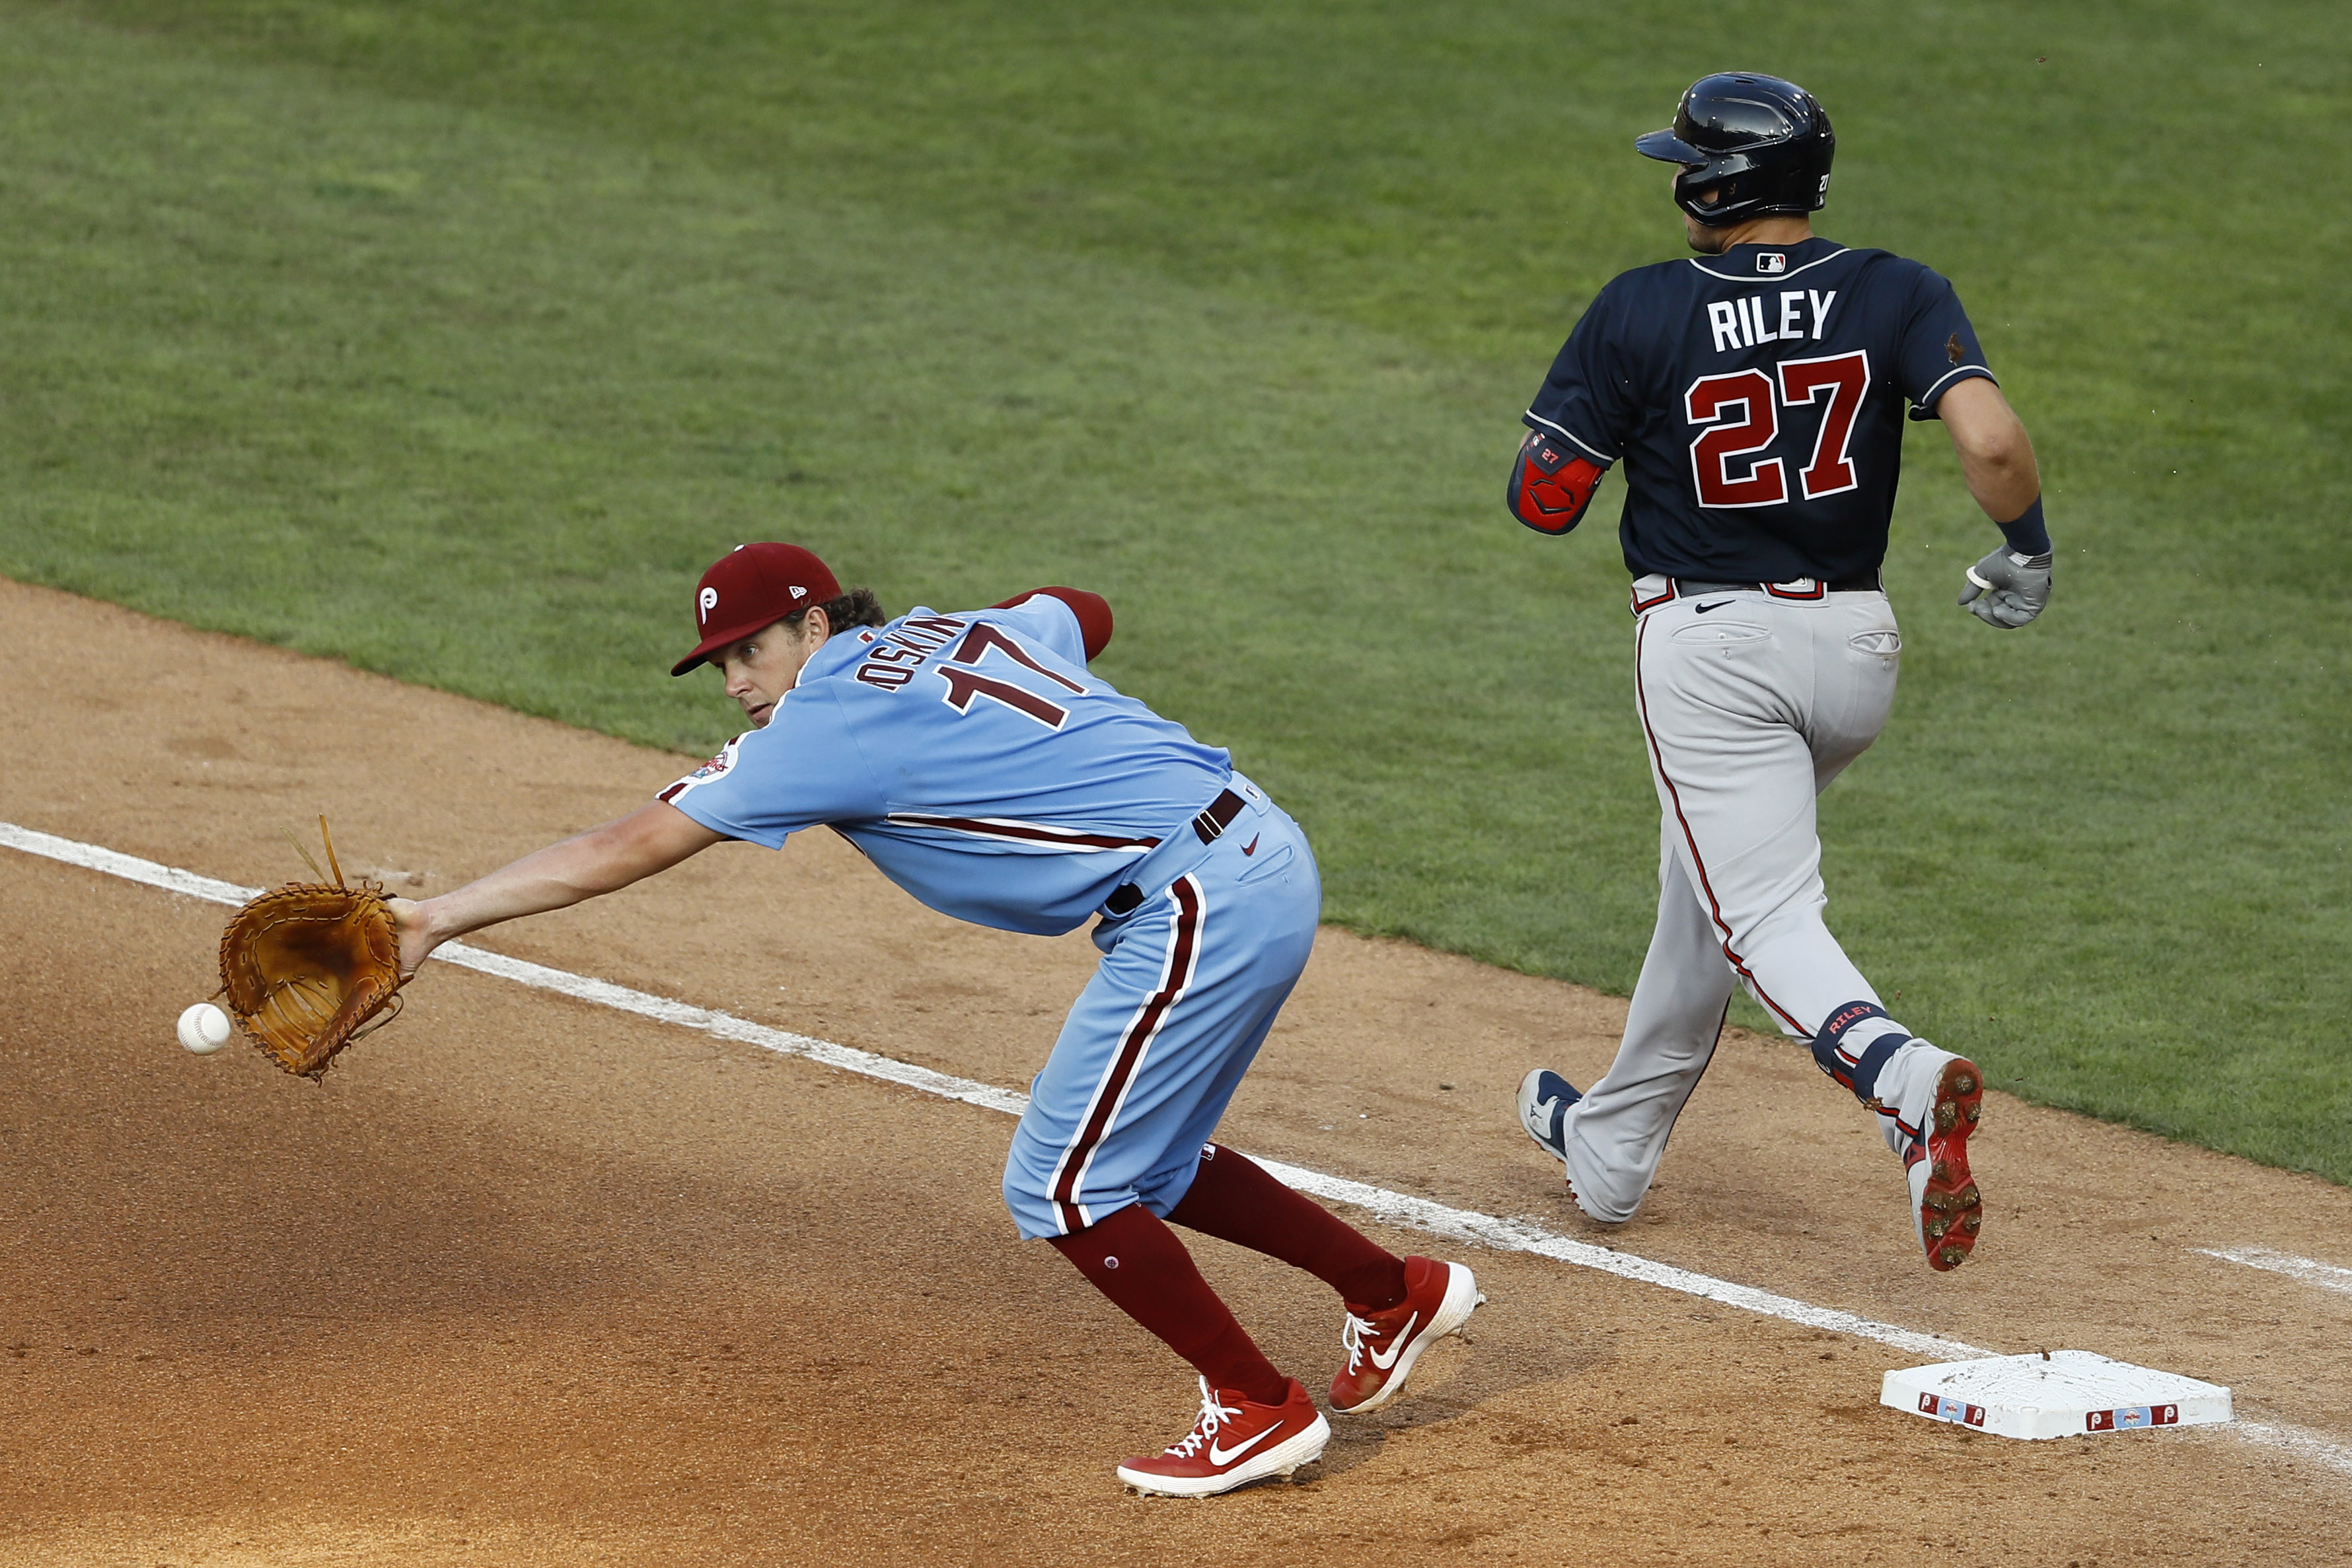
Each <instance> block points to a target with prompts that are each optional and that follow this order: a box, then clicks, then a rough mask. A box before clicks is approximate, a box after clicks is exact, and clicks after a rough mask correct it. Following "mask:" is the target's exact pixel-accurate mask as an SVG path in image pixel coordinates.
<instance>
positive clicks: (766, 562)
mask: <svg viewBox="0 0 2352 1568" xmlns="http://www.w3.org/2000/svg"><path fill="white" fill-rule="evenodd" d="M840 597H841V584H839V583H837V582H835V580H833V573H832V572H830V571H828V570H825V564H824V562H823V561H821V560H819V559H816V557H814V556H813V555H811V554H809V552H808V551H806V550H804V549H801V547H800V546H798V545H777V544H761V545H737V546H736V547H735V548H734V549H732V550H730V552H728V553H727V554H725V555H722V556H720V557H719V559H718V561H717V563H716V564H715V565H713V566H712V567H711V569H710V570H709V571H706V572H704V573H703V574H702V581H701V582H700V584H698V586H697V587H696V589H695V591H694V632H695V635H697V636H698V637H700V638H701V639H702V641H701V642H700V643H698V644H696V646H695V650H694V652H693V653H688V655H687V656H686V657H685V658H683V659H680V660H679V661H678V662H677V664H672V665H671V666H670V670H669V673H670V674H673V675H682V674H686V672H687V671H688V670H690V669H692V668H694V666H695V665H697V664H701V663H702V662H703V661H704V660H706V659H708V658H709V657H710V655H711V654H713V653H717V652H718V651H719V649H721V648H724V647H725V646H727V644H728V643H735V642H740V641H741V640H742V639H743V638H746V637H749V636H750V635H751V633H752V632H757V631H759V630H760V629H761V627H763V626H772V625H773V624H775V623H776V622H779V621H782V619H783V618H784V617H785V616H787V615H790V614H791V613H792V612H794V611H795V610H806V609H808V608H809V607H810V606H811V605H814V604H824V603H829V602H830V601H833V600H835V599H838V598H840Z"/></svg>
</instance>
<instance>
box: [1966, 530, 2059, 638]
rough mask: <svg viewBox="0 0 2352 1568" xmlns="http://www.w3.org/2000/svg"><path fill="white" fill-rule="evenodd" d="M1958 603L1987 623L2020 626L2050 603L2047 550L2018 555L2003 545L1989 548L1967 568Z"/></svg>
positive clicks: (2004, 626)
mask: <svg viewBox="0 0 2352 1568" xmlns="http://www.w3.org/2000/svg"><path fill="white" fill-rule="evenodd" d="M1960 602H1961V603H1962V604H1965V605H1967V606H1968V607H1969V614H1971V615H1974V616H1975V617H1976V618H1977V619H1978V620H1979V621H1981V622H1984V623H1985V624H1986V625H1988V626H1998V627H2000V628H2001V629H2002V630H2003V631H2007V630H2009V629H2010V628H2011V627H2014V626H2022V625H2024V624H2025V623H2026V622H2029V621H2031V620H2032V619H2033V618H2034V617H2035V616H2037V615H2039V614H2041V613H2042V607H2043V606H2044V605H2046V604H2048V603H2049V602H2050V552H2049V551H2047V550H2045V551H2043V552H2042V554H2040V555H2020V554H2018V553H2017V552H2016V551H2015V550H2012V549H2008V548H2006V547H2003V548H2002V549H1997V550H1995V551H1993V552H1992V554H1990V555H1989V556H1987V557H1985V558H1984V559H1982V560H1980V561H1979V562H1977V563H1976V565H1974V566H1972V567H1970V568H1969V585H1968V587H1966V588H1965V589H1962V590H1961V591H1960Z"/></svg>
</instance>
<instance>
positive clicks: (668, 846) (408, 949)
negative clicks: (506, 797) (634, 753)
mask: <svg viewBox="0 0 2352 1568" xmlns="http://www.w3.org/2000/svg"><path fill="white" fill-rule="evenodd" d="M725 837H726V835H725V834H723V833H716V832H713V831H710V830H709V828H706V827H704V826H703V825H702V824H701V823H700V822H698V821H695V820H694V819H693V818H691V817H689V816H688V815H687V814H686V813H685V812H683V811H681V810H678V809H677V807H675V806H672V805H670V804H668V803H667V801H662V800H649V801H647V802H646V804H644V805H642V806H640V807H638V808H637V809H636V810H634V811H632V812H630V813H629V814H628V815H627V816H625V817H622V818H620V819H618V820H617V821H610V822H607V823H605V824H604V826H603V827H601V828H591V829H589V830H588V831H586V832H584V833H575V834H573V835H572V837H570V838H568V839H565V840H563V841H561V842H559V843H552V844H550V845H548V846H547V848H545V849H543V850H535V851H533V852H531V853H530V854H527V855H525V856H523V857H522V859H520V860H519V861H515V862H512V863H510V864H508V865H504V866H501V867H499V869H498V870H497V871H494V872H492V873H489V874H488V876H484V877H479V878H477V879H476V880H474V881H472V882H469V883H467V884H466V885H465V886H463V887H460V888H456V889H453V890H451V891H450V892H448V893H445V894H441V895H440V896H439V897H437V898H426V899H407V898H395V899H394V900H393V901H392V913H393V918H394V921H395V922H396V923H397V925H399V928H400V968H401V972H402V973H403V974H414V973H415V971H416V967H417V966H418V965H420V964H422V963H424V962H425V958H426V957H428V956H430V955H431V954H432V952H433V949H434V948H436V947H438V946H440V945H441V944H442V943H444V942H446V941H448V940H450V939H451V938H452V937H457V936H464V935H466V933H467V932H468V931H479V930H480V929H481V928H482V927H483V926H485V925H497V924H499V922H500V921H502V920H516V919H520V917H522V916H523V915H544V914H545V913H546V912H547V911H549V910H551V909H565V908H569V907H570V906H571V905H572V904H579V903H581V902H583V901H584V900H587V899H591V898H593V897H595V896H596V895H597V894H600V893H611V892H614V890H615V889H618V888H624V887H626V886H628V885H629V884H630V883H633V882H638V881H642V880H643V879H644V878H646V877H649V876H651V875H653V874H654V873H656V872H664V871H667V870H668V869H669V868H670V867H672V866H674V865H676V864H677V863H678V862H680V861H682V860H685V859H686V858H688V856H689V855H694V854H698V853H699V852H702V851H704V850H707V849H709V847H710V846H711V845H713V844H715V843H718V842H720V841H722V840H723V839H724V838H725Z"/></svg>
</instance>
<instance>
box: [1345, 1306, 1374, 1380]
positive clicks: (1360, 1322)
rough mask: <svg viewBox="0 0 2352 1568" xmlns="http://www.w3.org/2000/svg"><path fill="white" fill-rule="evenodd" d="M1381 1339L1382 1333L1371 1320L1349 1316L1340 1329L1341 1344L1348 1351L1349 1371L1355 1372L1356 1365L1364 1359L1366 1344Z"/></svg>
mask: <svg viewBox="0 0 2352 1568" xmlns="http://www.w3.org/2000/svg"><path fill="white" fill-rule="evenodd" d="M1380 1337H1381V1331H1380V1330H1379V1329H1378V1328H1376V1327H1374V1326H1373V1324H1372V1322H1371V1320H1370V1318H1360V1317H1358V1316H1357V1315H1356V1314H1355V1313H1353V1312H1349V1314H1348V1321H1347V1322H1345V1323H1343V1324H1341V1325H1340V1328H1339V1343H1340V1344H1341V1345H1343V1346H1344V1347H1346V1349H1347V1352H1348V1370H1349V1371H1350V1372H1353V1371H1355V1370H1356V1364H1357V1363H1358V1362H1360V1361H1361V1360H1363V1359H1364V1342H1365V1341H1366V1340H1371V1339H1378V1338H1380Z"/></svg>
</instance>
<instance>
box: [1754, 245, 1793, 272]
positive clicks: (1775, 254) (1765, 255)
mask: <svg viewBox="0 0 2352 1568" xmlns="http://www.w3.org/2000/svg"><path fill="white" fill-rule="evenodd" d="M1756 270H1757V271H1759V272H1763V273H1774V272H1786V271H1788V270H1789V258H1788V256H1785V255H1783V254H1782V253H1781V252H1780V251H1777V250H1768V251H1765V252H1762V253H1761V254H1759V256H1757V257H1756Z"/></svg>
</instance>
